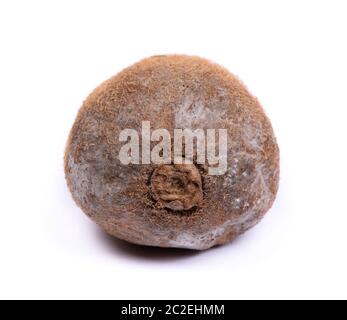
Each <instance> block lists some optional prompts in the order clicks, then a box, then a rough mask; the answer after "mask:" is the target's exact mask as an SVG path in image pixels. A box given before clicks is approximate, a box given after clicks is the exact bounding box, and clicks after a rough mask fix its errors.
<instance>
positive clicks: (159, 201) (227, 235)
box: [65, 55, 279, 250]
mask: <svg viewBox="0 0 347 320" xmlns="http://www.w3.org/2000/svg"><path fill="white" fill-rule="evenodd" d="M143 121H150V128H151V130H155V129H160V128H165V129H166V130H167V131H168V132H169V133H172V136H174V130H175V129H185V128H190V129H192V130H194V129H202V130H208V129H218V128H223V129H225V130H226V132H227V138H228V140H227V160H226V161H227V168H226V171H225V173H224V174H220V175H211V174H209V171H208V164H205V165H204V164H199V163H197V161H196V158H194V159H192V162H191V163H182V164H176V163H174V162H172V163H171V164H170V163H165V164H152V163H149V164H148V163H147V164H134V163H130V164H128V165H125V164H123V163H122V162H121V161H120V159H119V154H120V151H121V148H122V146H124V143H123V142H120V141H119V136H120V134H121V132H122V130H124V129H126V128H132V129H134V130H137V131H138V132H139V133H140V132H141V128H142V125H143ZM141 143H142V141H141V139H140V148H141V147H142V145H141ZM152 143H153V142H152ZM65 175H66V181H67V184H68V187H69V189H70V191H71V193H72V196H73V198H74V200H75V202H76V203H77V205H78V206H79V207H80V208H81V209H82V210H83V211H84V212H85V213H86V214H87V215H88V216H89V217H90V218H91V219H92V220H93V221H95V222H96V223H97V224H98V225H99V226H101V228H103V229H104V230H105V231H106V232H107V233H109V234H110V235H112V236H114V237H117V238H119V239H122V240H125V241H128V242H131V243H135V244H140V245H146V246H158V247H175V248H187V249H195V250H205V249H208V248H211V247H213V246H216V245H221V244H224V243H227V242H229V241H231V240H233V239H234V238H235V237H237V236H238V235H240V234H242V233H244V232H245V231H246V230H248V229H250V228H251V227H253V226H254V225H255V224H257V223H258V222H259V221H260V220H261V219H262V217H263V216H264V215H265V213H266V212H267V211H268V210H269V208H270V207H271V206H272V204H273V202H274V199H275V196H276V193H277V190H278V184H279V149H278V146H277V142H276V139H275V136H274V132H273V129H272V126H271V123H270V121H269V119H268V118H267V116H266V115H265V113H264V110H263V109H262V107H261V106H260V104H259V102H258V100H257V99H256V98H255V97H253V96H252V95H251V94H250V93H249V92H248V90H247V89H246V87H245V86H244V85H243V84H242V83H241V82H240V81H239V80H238V79H237V78H236V77H235V76H234V75H232V74H231V73H229V72H228V71H227V70H226V69H224V68H223V67H221V66H219V65H217V64H215V63H212V62H210V61H208V60H206V59H202V58H199V57H192V56H185V55H163V56H154V57H150V58H147V59H144V60H142V61H140V62H138V63H136V64H134V65H132V66H130V67H128V68H126V69H125V70H123V71H121V72H120V73H118V74H117V75H116V76H114V77H112V78H111V79H109V80H107V81H106V82H104V83H103V84H101V85H100V86H99V87H98V88H96V89H95V90H94V92H92V93H91V95H90V96H89V97H88V98H87V99H86V100H85V102H84V104H83V106H82V108H81V109H80V111H79V113H78V116H77V119H76V121H75V123H74V125H73V128H72V130H71V133H70V136H69V139H68V143H67V147H66V152H65Z"/></svg>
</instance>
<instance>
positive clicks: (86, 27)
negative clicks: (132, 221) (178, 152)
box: [0, 0, 347, 299]
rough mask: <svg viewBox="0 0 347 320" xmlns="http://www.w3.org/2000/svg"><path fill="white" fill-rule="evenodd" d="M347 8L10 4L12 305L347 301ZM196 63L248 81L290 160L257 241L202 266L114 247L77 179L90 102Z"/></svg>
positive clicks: (3, 240) (2, 262) (0, 48)
mask: <svg viewBox="0 0 347 320" xmlns="http://www.w3.org/2000/svg"><path fill="white" fill-rule="evenodd" d="M346 17H347V6H346V2H345V1H330V0H329V1H317V0H316V1H244V0H243V1H237V2H235V1H230V0H228V1H218V0H213V1H202V0H199V1H193V0H191V1H187V0H184V1H180V0H174V1H159V0H158V1H151V0H146V1H143V0H142V1H128V0H127V1H100V0H97V1H86V0H83V1H62V0H60V1H34V0H33V1H1V3H0V134H1V140H0V141H1V146H0V147H1V149H0V150H1V157H0V168H1V174H0V188H1V189H0V195H1V196H0V199H1V207H0V217H1V220H0V298H34V299H35V298H58V299H59V298H68V299H69V298H97V299H101V298H107V299H108V298H114V299H128V298H129V299H138V298H148V299H159V298H161V299H169V298H178V299H186V298H190V299H199V298H201V299H202V298H206V299H207V298H210V299H219V298H224V299H234V298H236V299H246V298H250V299H257V298H264V299H270V298H274V299H282V298H289V299H291V298H298V299H301V298H307V299H308V298H345V299H346V298H347V273H346V270H347V250H346V244H347V230H346V229H347V208H346V198H347V194H346V191H347V190H346V181H347V174H346V164H347V156H346V155H347V154H346V147H347V144H346V137H347V129H346V127H347V123H346V121H347V118H346V115H347V111H346V110H347V36H346V33H347V18H346ZM165 53H185V54H192V55H199V56H202V57H206V58H209V59H211V60H213V61H216V62H218V63H220V64H222V65H224V66H225V67H227V68H228V69H229V70H230V71H232V72H233V73H235V74H236V75H238V76H239V77H240V78H241V79H242V80H243V81H244V82H245V83H246V84H247V86H248V87H249V89H250V90H251V92H252V93H253V94H254V95H256V96H257V97H258V98H259V100H260V102H261V103H262V104H263V106H264V108H265V110H266V112H267V113H268V115H269V117H270V118H271V120H272V123H273V127H274V129H275V133H276V135H277V138H278V142H279V146H280V149H281V158H282V159H281V184H280V190H279V193H278V197H277V200H276V202H275V204H274V206H273V208H272V209H271V210H270V211H269V213H268V214H267V216H266V218H265V219H264V220H263V221H262V223H261V224H259V225H258V226H257V227H255V228H254V229H252V230H251V231H249V232H248V233H246V234H245V235H243V236H241V237H240V238H238V239H237V240H236V241H235V242H234V243H232V244H229V245H225V246H223V247H219V248H216V249H212V250H209V251H206V252H201V253H192V252H186V251H179V250H165V249H155V248H142V247H136V246H132V245H128V244H125V243H123V242H120V241H118V240H113V239H111V238H110V237H108V236H106V235H104V233H103V232H102V231H100V230H99V228H98V227H97V226H96V225H94V224H93V223H92V222H91V221H89V220H88V218H87V217H86V216H85V215H84V214H83V213H82V212H81V211H80V210H79V209H78V208H77V207H76V205H75V204H74V203H73V201H72V199H71V197H70V194H69V192H68V190H67V187H66V185H65V181H64V175H63V152H64V146H65V142H66V139H67V136H68V133H69V130H70V128H71V126H72V124H73V121H74V118H75V116H76V114H77V111H78V108H79V107H80V106H81V104H82V101H83V100H84V99H85V97H86V96H87V95H88V94H89V93H90V92H91V91H92V90H93V89H94V88H95V87H96V86H97V85H98V84H99V83H100V82H102V81H103V80H105V79H107V78H109V77H110V76H112V75H114V74H115V73H117V72H119V71H120V70H121V69H122V68H124V67H126V66H128V65H129V64H132V63H134V62H136V61H138V60H140V59H142V58H144V57H147V56H150V55H154V54H165Z"/></svg>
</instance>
